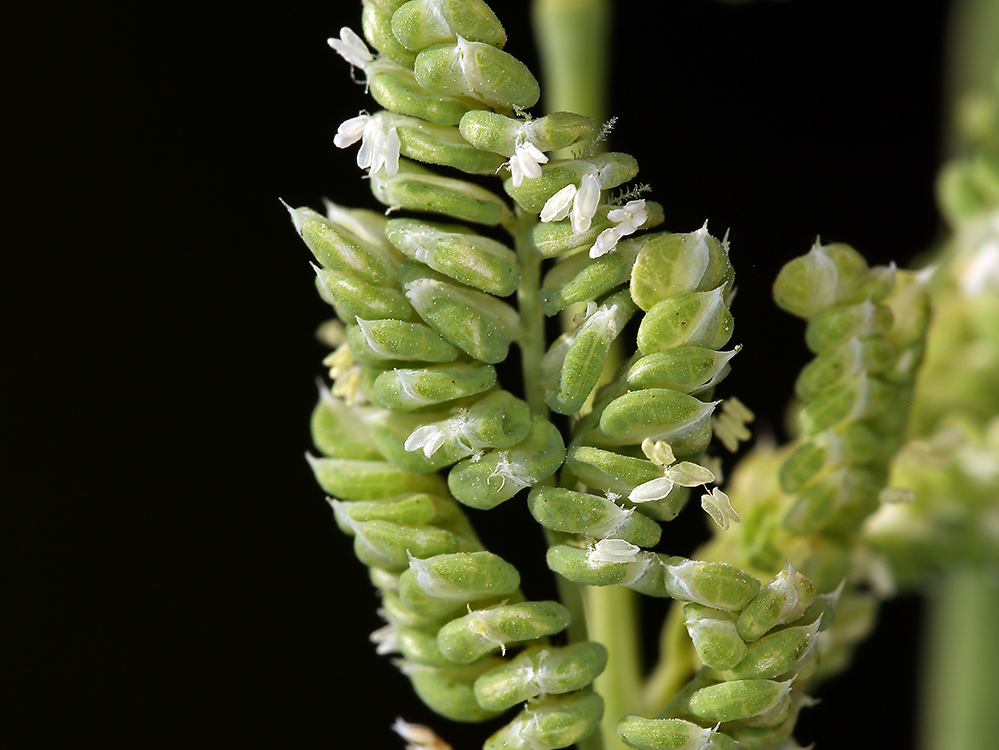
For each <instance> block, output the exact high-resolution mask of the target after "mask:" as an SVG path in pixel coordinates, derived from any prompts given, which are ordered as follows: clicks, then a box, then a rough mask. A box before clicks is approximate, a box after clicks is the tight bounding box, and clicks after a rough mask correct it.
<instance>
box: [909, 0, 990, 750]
mask: <svg viewBox="0 0 999 750" xmlns="http://www.w3.org/2000/svg"><path fill="white" fill-rule="evenodd" d="M946 54H947V65H948V68H947V107H946V108H945V112H946V116H947V121H946V122H945V124H944V125H945V127H944V132H945V134H946V136H945V152H946V154H947V155H948V156H951V157H953V156H963V155H967V151H968V145H969V144H967V143H964V142H962V139H961V134H960V128H959V127H958V118H959V117H960V110H961V103H962V100H963V99H964V97H967V96H968V95H975V94H981V93H984V92H988V91H990V90H994V86H995V83H994V81H995V76H996V75H997V68H999V0H956V2H954V4H953V7H952V8H951V13H950V19H949V28H948V35H947V52H946ZM927 604H928V610H929V614H928V618H927V620H928V625H927V627H926V631H925V632H924V634H923V656H924V664H923V676H922V696H921V707H920V727H919V729H920V731H919V737H920V748H921V749H922V750H972V748H983V747H993V746H995V743H996V738H997V737H999V711H997V710H996V700H997V699H996V696H997V695H999V637H997V632H999V573H997V572H996V571H995V570H994V569H992V570H988V569H986V570H955V571H950V572H947V573H945V574H944V575H943V576H942V577H941V578H940V579H939V580H938V581H936V582H935V584H934V585H933V587H932V589H931V590H930V592H929V594H928V602H927Z"/></svg>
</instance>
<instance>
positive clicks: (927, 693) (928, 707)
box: [919, 569, 999, 750]
mask: <svg viewBox="0 0 999 750" xmlns="http://www.w3.org/2000/svg"><path fill="white" fill-rule="evenodd" d="M929 599H930V618H929V625H928V628H927V632H926V634H925V637H926V640H925V646H924V648H925V652H924V653H925V657H926V663H925V665H924V670H923V678H922V679H923V709H922V712H921V722H920V724H921V726H920V732H919V737H920V747H921V748H922V750H973V749H974V750H979V749H980V748H986V747H995V743H996V738H997V737H999V711H997V710H996V700H997V699H996V696H999V669H997V665H999V637H997V628H999V575H997V574H996V571H994V570H988V569H986V570H956V571H951V572H949V573H947V574H945V575H944V576H943V577H942V578H941V580H939V581H937V582H936V584H935V585H934V587H933V590H932V592H931V593H930V597H929Z"/></svg>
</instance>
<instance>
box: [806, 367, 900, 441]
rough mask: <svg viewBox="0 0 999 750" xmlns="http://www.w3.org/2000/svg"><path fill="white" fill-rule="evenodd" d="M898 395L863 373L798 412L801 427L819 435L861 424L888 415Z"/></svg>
mask: <svg viewBox="0 0 999 750" xmlns="http://www.w3.org/2000/svg"><path fill="white" fill-rule="evenodd" d="M894 395H895V389H894V388H893V387H892V386H890V385H888V384H887V383H885V382H884V381H883V380H881V379H880V378H876V377H868V376H867V373H863V372H861V373H858V374H857V375H854V376H853V377H852V378H850V379H849V380H847V381H845V382H843V383H840V384H839V385H836V386H833V387H832V388H830V389H828V390H827V391H825V392H824V393H822V394H821V395H820V396H818V397H817V398H815V399H813V400H812V401H809V402H808V403H807V404H805V405H804V406H803V407H802V408H801V409H800V411H799V412H798V423H799V424H800V425H801V430H802V432H804V433H805V434H806V435H816V434H818V433H820V432H823V431H824V430H828V429H829V428H831V427H835V426H836V425H838V424H840V423H841V422H844V421H846V420H850V421H856V420H861V419H865V418H867V417H871V416H874V415H876V414H879V413H881V412H883V411H885V410H886V409H887V408H888V407H889V406H890V405H891V402H892V399H893V397H894Z"/></svg>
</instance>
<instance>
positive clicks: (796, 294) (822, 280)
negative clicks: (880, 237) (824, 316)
mask: <svg viewBox="0 0 999 750" xmlns="http://www.w3.org/2000/svg"><path fill="white" fill-rule="evenodd" d="M866 275H867V261H865V260H864V257H863V256H862V255H861V254H860V253H858V252H857V251H856V250H854V249H853V248H852V247H850V246H849V245H843V244H833V245H820V244H819V243H818V241H817V240H816V242H815V245H813V246H812V249H811V250H810V251H809V252H808V253H807V254H806V255H802V256H801V257H798V258H795V259H794V260H792V261H789V262H788V263H786V264H785V265H784V267H783V268H782V269H781V270H780V273H779V274H778V275H777V281H775V282H774V300H775V301H776V302H777V305H778V306H779V307H780V308H781V309H783V310H786V311H787V312H789V313H791V314H792V315H796V316H798V317H799V318H804V319H805V320H811V319H812V318H814V317H815V316H816V315H818V314H819V313H820V312H822V311H824V310H828V309H829V308H831V307H834V306H835V305H841V304H842V303H843V302H844V301H845V300H846V299H848V298H849V297H850V296H851V294H853V292H854V291H855V289H856V288H857V287H858V286H859V285H860V284H861V283H862V282H863V280H864V278H865V277H866Z"/></svg>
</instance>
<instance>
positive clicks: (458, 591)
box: [400, 552, 520, 602]
mask: <svg viewBox="0 0 999 750" xmlns="http://www.w3.org/2000/svg"><path fill="white" fill-rule="evenodd" d="M409 567H410V571H412V573H413V574H414V575H415V577H416V583H417V585H418V586H419V587H420V588H421V589H422V590H423V591H424V592H426V593H427V594H430V595H431V596H435V597H437V598H439V599H451V600H457V601H461V602H469V601H475V600H477V599H485V598H488V597H495V596H506V595H508V594H512V593H513V592H514V591H516V590H517V588H518V587H519V586H520V574H518V573H517V569H516V568H514V567H513V566H512V565H511V564H510V563H508V562H507V561H506V560H504V559H503V558H502V557H500V556H499V555H494V554H493V553H492V552H463V553H458V554H449V555H437V556H435V557H431V558H428V559H426V560H419V559H417V558H415V557H413V558H410V561H409ZM400 586H401V583H400ZM401 591H402V589H401V588H400V593H401Z"/></svg>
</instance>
